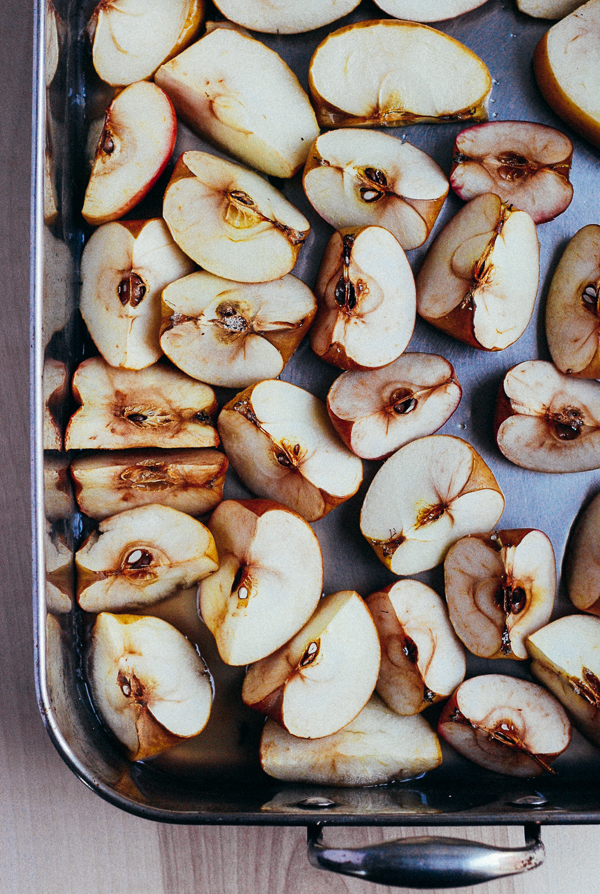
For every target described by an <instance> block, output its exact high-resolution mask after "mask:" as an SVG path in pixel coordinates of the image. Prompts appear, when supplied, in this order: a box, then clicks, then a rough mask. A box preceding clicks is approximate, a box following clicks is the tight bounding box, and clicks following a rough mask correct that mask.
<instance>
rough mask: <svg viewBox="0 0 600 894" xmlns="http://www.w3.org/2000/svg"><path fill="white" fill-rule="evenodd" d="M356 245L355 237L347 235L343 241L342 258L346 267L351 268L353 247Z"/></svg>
mask: <svg viewBox="0 0 600 894" xmlns="http://www.w3.org/2000/svg"><path fill="white" fill-rule="evenodd" d="M353 245H354V236H352V235H350V234H349V233H346V235H345V236H344V237H343V239H342V256H343V260H344V266H345V267H349V266H350V257H351V255H352V246H353Z"/></svg>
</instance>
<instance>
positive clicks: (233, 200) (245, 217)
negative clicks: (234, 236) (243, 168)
mask: <svg viewBox="0 0 600 894" xmlns="http://www.w3.org/2000/svg"><path fill="white" fill-rule="evenodd" d="M226 195H227V198H228V199H229V204H228V206H227V211H226V212H225V220H226V221H227V223H228V224H230V225H231V226H232V227H235V229H236V230H247V229H249V228H250V227H255V226H256V225H257V224H259V223H260V222H261V221H262V220H264V221H266V222H267V223H270V224H272V225H273V226H274V227H277V229H278V230H281V232H282V233H283V234H284V235H285V236H287V238H288V239H289V241H290V242H291V244H292V245H302V243H303V242H304V241H305V239H306V236H307V232H304V233H303V232H301V231H300V230H294V229H293V228H292V227H288V226H286V225H285V224H282V223H280V222H279V221H278V220H272V219H271V218H270V217H267V216H266V215H264V214H263V213H262V212H261V211H259V209H258V206H257V204H256V202H255V201H254V199H253V198H252V196H249V195H248V193H247V192H244V190H242V189H232V190H229V191H228V192H227V193H226Z"/></svg>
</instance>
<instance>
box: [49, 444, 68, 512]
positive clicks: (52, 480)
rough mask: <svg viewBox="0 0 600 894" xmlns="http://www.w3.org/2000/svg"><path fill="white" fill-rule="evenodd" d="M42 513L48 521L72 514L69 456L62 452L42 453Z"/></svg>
mask: <svg viewBox="0 0 600 894" xmlns="http://www.w3.org/2000/svg"><path fill="white" fill-rule="evenodd" d="M44 514H45V516H46V519H47V520H48V521H50V522H54V521H59V520H60V519H63V518H69V517H70V516H72V514H73V495H72V492H71V486H70V481H69V458H68V457H67V456H65V454H64V453H62V454H60V455H59V454H54V455H53V454H49V453H45V454H44Z"/></svg>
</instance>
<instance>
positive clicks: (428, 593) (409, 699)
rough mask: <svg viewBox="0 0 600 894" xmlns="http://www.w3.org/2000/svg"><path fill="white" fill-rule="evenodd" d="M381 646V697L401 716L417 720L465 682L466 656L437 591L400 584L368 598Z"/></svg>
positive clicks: (414, 583) (412, 582)
mask: <svg viewBox="0 0 600 894" xmlns="http://www.w3.org/2000/svg"><path fill="white" fill-rule="evenodd" d="M366 602H367V606H368V608H369V611H370V612H371V614H372V615H373V620H374V621H375V626H376V627H377V632H378V634H379V640H380V642H381V668H380V670H379V677H378V679H377V686H376V689H377V692H378V693H379V695H380V696H381V698H382V699H383V700H384V702H385V703H386V704H387V705H389V707H390V708H391V709H392V710H393V711H396V712H397V713H398V714H418V713H420V712H421V711H423V710H424V709H425V708H427V707H429V705H433V704H435V703H436V702H439V701H441V699H443V698H447V697H448V696H449V695H452V693H453V692H454V690H455V689H456V687H457V686H458V685H459V684H460V683H462V681H463V680H464V678H465V671H466V663H465V651H464V649H463V647H462V645H461V644H460V642H459V641H458V638H457V636H456V634H455V632H454V630H453V629H452V625H451V624H450V620H449V618H448V611H447V609H446V606H445V605H444V602H443V600H442V599H441V598H440V597H439V596H438V594H437V593H436V592H435V590H432V589H431V587H428V586H426V585H425V584H422V583H420V582H419V581H416V580H401V581H398V582H397V583H395V584H390V585H389V586H387V587H384V588H383V590H379V591H378V592H376V593H371V595H370V596H368V597H367V600H366Z"/></svg>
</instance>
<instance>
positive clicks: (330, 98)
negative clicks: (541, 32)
mask: <svg viewBox="0 0 600 894" xmlns="http://www.w3.org/2000/svg"><path fill="white" fill-rule="evenodd" d="M309 87H310V92H311V95H312V98H313V104H314V106H315V110H316V112H317V121H318V122H319V124H320V126H321V127H326V128H331V127H360V126H362V127H404V126H405V125H407V124H419V123H433V124H435V123H441V122H446V121H447V122H451V121H471V120H472V121H485V120H486V119H487V110H486V109H487V102H488V99H489V95H490V92H491V89H492V78H491V76H490V73H489V71H488V69H487V67H486V66H485V64H484V63H483V62H482V61H481V59H479V57H478V56H476V55H475V53H472V52H471V50H469V49H468V48H467V47H465V46H464V45H463V44H461V43H459V42H458V41H457V40H454V39H453V38H452V37H448V36H447V35H446V34H443V33H442V32H440V31H435V30H434V29H433V28H428V27H427V26H426V25H418V24H415V23H414V22H398V21H395V20H391V19H390V20H388V19H386V20H382V21H376V22H359V23H357V24H355V25H348V26H347V27H345V28H340V29H339V30H338V31H334V32H333V34H330V35H329V36H328V37H326V38H325V40H324V41H323V42H322V43H320V44H319V46H318V47H317V49H316V50H315V53H314V55H313V57H312V59H311V63H310V69H309Z"/></svg>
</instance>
